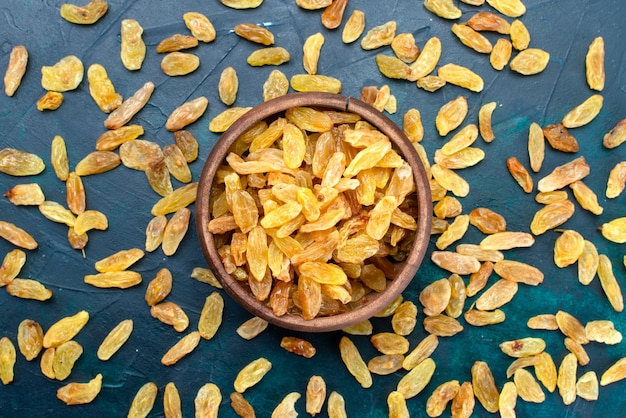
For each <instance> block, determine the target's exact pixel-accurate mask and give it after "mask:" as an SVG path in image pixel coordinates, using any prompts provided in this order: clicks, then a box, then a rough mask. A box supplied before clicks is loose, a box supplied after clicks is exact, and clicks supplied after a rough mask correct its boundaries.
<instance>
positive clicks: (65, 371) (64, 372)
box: [52, 341, 83, 380]
mask: <svg viewBox="0 0 626 418" xmlns="http://www.w3.org/2000/svg"><path fill="white" fill-rule="evenodd" d="M82 354H83V347H82V346H81V345H80V344H79V343H77V342H76V341H67V342H64V343H63V344H61V345H60V346H58V347H56V351H55V353H54V360H53V361H52V370H53V371H54V377H55V379H57V380H65V379H67V378H68V377H69V375H70V374H71V372H72V368H73V367H74V364H75V363H76V361H77V360H78V358H79V357H80V356H81V355H82Z"/></svg>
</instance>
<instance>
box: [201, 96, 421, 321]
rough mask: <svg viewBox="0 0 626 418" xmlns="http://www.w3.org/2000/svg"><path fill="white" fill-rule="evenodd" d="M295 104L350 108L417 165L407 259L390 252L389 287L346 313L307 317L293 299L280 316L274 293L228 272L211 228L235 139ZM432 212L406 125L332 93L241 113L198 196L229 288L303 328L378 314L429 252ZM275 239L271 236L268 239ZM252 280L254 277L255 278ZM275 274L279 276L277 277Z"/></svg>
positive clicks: (249, 306)
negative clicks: (259, 295) (259, 291)
mask: <svg viewBox="0 0 626 418" xmlns="http://www.w3.org/2000/svg"><path fill="white" fill-rule="evenodd" d="M295 107H311V108H315V109H318V110H330V111H339V112H350V113H354V114H357V115H359V116H360V118H361V120H363V121H366V122H368V123H369V124H371V125H373V126H374V127H375V128H376V129H378V130H379V131H380V132H382V133H383V134H385V135H386V136H387V137H388V138H389V139H390V142H391V144H392V146H393V149H394V150H395V151H396V152H397V153H398V154H399V155H400V156H401V157H402V158H403V159H404V161H405V162H406V163H408V164H409V165H410V167H411V168H412V174H413V179H414V183H415V192H413V193H412V194H411V195H410V196H411V198H412V200H411V201H412V202H413V205H412V208H411V211H412V213H414V214H416V215H414V218H415V219H416V221H417V229H416V230H415V231H414V235H413V236H412V243H410V247H409V250H408V251H407V252H406V253H405V254H404V255H403V260H402V261H393V263H391V262H390V259H389V258H388V257H385V258H386V259H387V260H386V262H385V264H386V265H387V266H392V274H391V276H392V277H389V276H390V275H389V274H387V283H386V288H385V289H384V290H383V291H379V292H375V291H371V292H369V293H367V294H366V295H365V296H363V297H362V298H361V299H360V300H359V301H358V303H353V304H350V303H349V304H347V305H345V307H346V309H345V310H344V311H342V312H341V313H334V314H331V315H328V316H321V315H318V316H316V317H314V318H312V319H304V318H303V317H302V316H301V315H300V314H299V312H298V310H297V309H296V308H294V307H293V301H292V302H291V305H292V306H291V308H290V310H289V311H288V312H287V313H286V314H284V315H281V316H277V315H275V314H274V312H273V310H272V309H271V308H270V307H269V306H268V300H269V297H268V298H267V299H266V300H264V301H259V300H257V299H256V298H255V296H254V295H253V294H252V293H251V291H250V289H249V286H248V285H247V282H245V281H243V282H241V281H238V280H237V279H235V278H234V277H233V276H232V275H231V274H229V273H227V272H226V269H225V266H224V263H223V262H222V258H221V257H220V253H219V251H218V248H217V246H216V242H223V240H222V239H221V238H222V237H219V236H217V235H214V234H212V233H211V232H210V231H209V228H208V225H209V222H210V221H211V208H212V203H213V202H212V198H213V197H214V196H215V194H214V193H212V189H213V187H214V182H215V181H216V178H217V175H218V170H220V169H223V168H224V167H225V165H226V164H227V163H226V156H227V155H228V154H229V152H230V150H231V146H232V145H233V143H234V142H235V141H236V140H237V138H238V137H239V136H241V135H242V134H243V133H244V132H246V130H248V129H249V128H250V127H251V126H252V125H254V124H255V123H256V122H258V121H268V123H269V122H270V121H272V120H274V119H276V118H277V117H278V116H282V115H284V113H285V111H286V110H287V109H290V108H295ZM407 198H408V196H407ZM262 216H263V215H262V208H259V220H260V219H262ZM431 217H432V202H431V193H430V186H429V182H428V177H427V175H426V172H425V169H424V166H423V165H422V162H421V160H420V158H419V156H418V155H417V153H416V151H415V149H414V147H413V145H412V144H411V143H410V141H409V140H408V139H407V138H406V136H405V135H404V134H403V132H402V130H401V129H399V128H398V127H397V126H396V125H395V124H394V123H393V121H391V120H390V119H389V118H388V117H386V116H385V115H383V114H382V113H381V112H380V111H378V110H376V109H374V108H373V107H371V106H369V105H367V104H365V103H364V102H362V101H360V100H358V99H354V98H352V97H346V96H342V95H338V94H330V93H292V94H288V95H286V96H283V97H279V98H277V99H273V100H270V101H267V102H265V103H263V104H260V105H258V106H256V107H254V108H253V109H251V110H250V111H248V112H247V113H246V114H244V115H243V116H242V117H240V118H239V119H238V120H237V121H236V122H235V123H234V124H232V125H231V126H230V127H229V128H228V130H226V131H225V132H224V133H223V134H222V136H221V137H220V138H219V139H218V141H217V142H216V144H215V146H214V147H213V149H212V151H211V153H210V155H209V157H208V159H207V160H206V163H205V165H204V168H203V171H202V174H201V176H200V181H199V185H198V192H197V200H196V226H197V230H198V236H199V240H200V246H201V247H202V251H203V253H204V256H205V258H206V260H207V262H208V263H209V265H210V266H211V268H212V270H213V272H214V273H215V275H216V277H217V279H218V280H219V281H220V283H221V284H222V285H223V287H224V290H225V291H226V292H227V293H228V294H229V295H230V296H231V297H232V298H233V299H235V301H236V302H238V303H239V304H240V305H241V306H243V307H244V308H245V309H246V310H248V311H249V312H250V313H252V314H253V315H256V316H259V317H261V318H263V319H265V320H267V321H268V322H269V323H271V324H274V325H276V326H279V327H283V328H286V329H291V330H295V331H304V332H326V331H334V330H339V329H342V328H345V327H348V326H350V325H354V324H356V323H359V322H361V321H364V320H366V319H369V318H371V317H373V316H374V315H376V314H377V313H378V312H380V311H381V310H383V309H384V308H385V307H387V306H388V305H389V304H390V303H391V302H392V301H394V299H396V298H397V297H398V296H399V295H400V294H401V293H402V291H403V290H404V289H405V288H406V287H407V286H408V285H409V283H410V282H411V281H412V280H413V278H414V276H415V274H416V272H417V270H418V268H419V266H420V264H421V262H422V260H423V258H424V256H425V253H426V250H427V247H428V243H429V238H430V230H431V220H432V218H431ZM270 239H271V238H270V237H269V236H268V242H269V240H270ZM330 261H332V260H329V262H330ZM379 261H382V260H379ZM243 267H244V268H245V267H246V266H245V265H244V266H243ZM268 269H269V267H268ZM292 270H293V269H292ZM268 271H269V270H268ZM292 276H293V277H294V279H293V280H294V281H296V280H297V276H296V275H295V274H293V275H292ZM250 280H254V279H253V278H250ZM273 280H275V279H274V278H273ZM294 287H295V286H294Z"/></svg>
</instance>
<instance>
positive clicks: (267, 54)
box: [247, 46, 291, 67]
mask: <svg viewBox="0 0 626 418" xmlns="http://www.w3.org/2000/svg"><path fill="white" fill-rule="evenodd" d="M290 59H291V55H290V54H289V52H288V51H287V50H286V49H285V48H283V47H280V46H276V47H267V48H262V49H257V50H256V51H254V52H252V53H251V54H250V55H249V56H248V58H247V62H248V64H249V65H251V66H253V67H261V66H264V65H281V64H284V63H286V62H288V61H289V60H290Z"/></svg>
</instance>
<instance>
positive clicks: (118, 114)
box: [76, 81, 155, 172]
mask: <svg viewBox="0 0 626 418" xmlns="http://www.w3.org/2000/svg"><path fill="white" fill-rule="evenodd" d="M154 87H155V86H154V83H153V82H151V81H148V82H146V83H144V85H143V86H141V87H140V88H139V89H137V90H136V91H135V93H134V94H133V95H132V96H131V97H129V98H127V99H126V100H124V101H123V102H122V104H121V105H120V106H119V107H118V108H117V109H115V110H114V111H112V112H111V113H110V114H109V116H108V117H107V118H106V119H105V121H104V127H105V128H107V129H117V128H121V127H122V126H124V125H126V124H127V123H128V122H129V121H130V120H131V119H132V118H133V116H135V114H137V112H139V111H140V110H141V109H143V107H144V106H145V105H146V103H148V100H150V97H151V96H152V93H153V92H154ZM76 171H77V172H78V169H77V170H76Z"/></svg>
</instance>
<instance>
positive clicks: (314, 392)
mask: <svg viewBox="0 0 626 418" xmlns="http://www.w3.org/2000/svg"><path fill="white" fill-rule="evenodd" d="M305 397H306V412H307V413H308V414H310V415H312V416H315V415H316V414H318V413H320V412H321V411H322V406H323V405H324V401H325V400H326V382H325V381H324V379H323V378H322V377H321V376H311V378H310V379H309V382H308V383H307V387H306V393H305Z"/></svg>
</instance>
